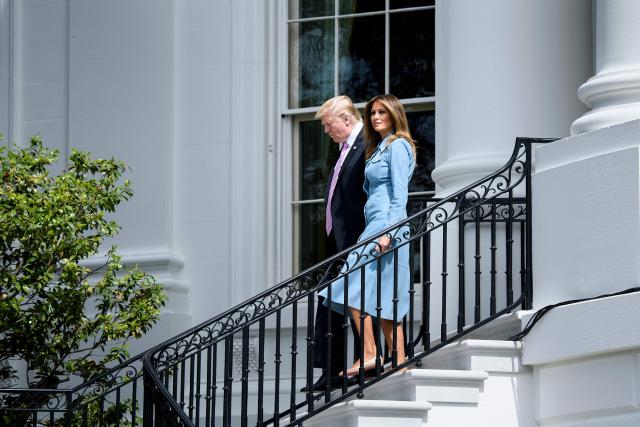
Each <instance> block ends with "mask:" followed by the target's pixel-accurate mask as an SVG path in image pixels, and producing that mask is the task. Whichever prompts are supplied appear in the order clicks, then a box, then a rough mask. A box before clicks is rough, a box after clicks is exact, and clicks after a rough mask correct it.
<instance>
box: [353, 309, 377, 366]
mask: <svg viewBox="0 0 640 427" xmlns="http://www.w3.org/2000/svg"><path fill="white" fill-rule="evenodd" d="M349 309H350V310H351V317H352V318H353V321H354V323H355V324H356V330H357V331H358V335H359V336H360V339H362V340H363V345H364V361H365V369H366V370H368V369H371V368H375V361H376V342H375V340H374V339H373V322H372V320H371V316H369V315H368V314H367V315H366V317H365V318H364V330H362V331H361V330H360V326H361V325H360V313H361V312H360V310H358V309H356V308H353V307H349ZM358 349H360V346H358ZM371 365H372V366H371ZM359 369H360V359H359V358H358V360H356V362H355V363H354V364H353V365H352V366H351V368H349V369H348V370H347V375H354V374H357V373H358V370H359Z"/></svg>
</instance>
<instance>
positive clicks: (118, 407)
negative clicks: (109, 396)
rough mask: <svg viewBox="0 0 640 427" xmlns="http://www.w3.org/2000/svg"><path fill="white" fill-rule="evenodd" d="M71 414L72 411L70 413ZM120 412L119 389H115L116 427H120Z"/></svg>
mask: <svg viewBox="0 0 640 427" xmlns="http://www.w3.org/2000/svg"><path fill="white" fill-rule="evenodd" d="M71 412H72V413H73V411H71ZM122 412H123V411H121V410H120V387H118V388H117V389H116V427H120V419H121V418H122V415H123V414H122Z"/></svg>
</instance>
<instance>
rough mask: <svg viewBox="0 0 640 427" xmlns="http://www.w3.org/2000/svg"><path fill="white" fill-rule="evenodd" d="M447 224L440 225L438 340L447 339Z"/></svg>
mask: <svg viewBox="0 0 640 427" xmlns="http://www.w3.org/2000/svg"><path fill="white" fill-rule="evenodd" d="M447 275H448V273H447V224H446V223H444V224H443V225H442V273H441V276H442V321H441V323H440V341H442V342H444V341H445V340H446V339H447Z"/></svg>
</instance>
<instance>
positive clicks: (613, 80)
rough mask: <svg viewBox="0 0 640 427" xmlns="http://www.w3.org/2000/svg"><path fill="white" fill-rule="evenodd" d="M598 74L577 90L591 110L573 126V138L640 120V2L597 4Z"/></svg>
mask: <svg viewBox="0 0 640 427" xmlns="http://www.w3.org/2000/svg"><path fill="white" fill-rule="evenodd" d="M595 4H596V70H595V71H596V74H595V76H593V77H591V78H590V79H589V80H587V81H586V83H584V84H583V85H582V86H580V89H578V97H579V98H580V99H581V100H582V101H583V102H584V103H585V104H586V105H587V106H588V107H590V108H591V109H592V110H591V111H590V112H588V113H586V114H585V115H583V116H582V117H580V118H579V119H578V120H576V121H575V122H573V125H572V126H571V134H572V135H575V134H579V133H583V132H587V131H590V130H594V129H601V128H604V127H607V126H611V125H613V124H617V123H623V122H627V121H630V120H634V119H638V118H640V48H638V41H640V25H638V23H639V22H640V2H638V1H637V0H597V1H596V2H595Z"/></svg>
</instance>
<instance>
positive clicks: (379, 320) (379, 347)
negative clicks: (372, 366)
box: [376, 258, 382, 376]
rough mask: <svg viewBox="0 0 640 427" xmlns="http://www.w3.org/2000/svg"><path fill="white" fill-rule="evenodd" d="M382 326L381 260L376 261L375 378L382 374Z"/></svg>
mask: <svg viewBox="0 0 640 427" xmlns="http://www.w3.org/2000/svg"><path fill="white" fill-rule="evenodd" d="M381 325H382V258H378V259H376V344H378V345H376V376H377V375H380V374H381V373H382V343H381V342H380V328H381Z"/></svg>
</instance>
